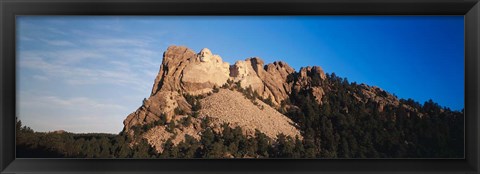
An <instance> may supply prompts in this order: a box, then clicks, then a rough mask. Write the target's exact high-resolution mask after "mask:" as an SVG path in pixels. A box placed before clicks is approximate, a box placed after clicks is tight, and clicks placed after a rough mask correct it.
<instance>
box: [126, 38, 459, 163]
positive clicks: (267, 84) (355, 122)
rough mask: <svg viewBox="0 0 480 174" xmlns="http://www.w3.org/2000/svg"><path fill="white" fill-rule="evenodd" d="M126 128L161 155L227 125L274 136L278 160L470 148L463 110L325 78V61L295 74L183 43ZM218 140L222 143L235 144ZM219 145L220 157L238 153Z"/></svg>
mask: <svg viewBox="0 0 480 174" xmlns="http://www.w3.org/2000/svg"><path fill="white" fill-rule="evenodd" d="M219 88H220V89H219ZM242 94H243V96H242ZM124 125H125V128H124V131H123V132H125V133H127V134H128V135H130V136H132V137H133V138H132V140H133V144H135V142H136V141H138V140H139V139H141V138H146V139H147V141H148V143H149V144H150V145H152V146H154V147H155V148H156V149H157V151H159V152H161V151H162V150H163V147H164V146H166V145H169V147H171V146H177V145H178V146H180V144H181V143H182V142H187V141H188V142H190V143H192V142H195V141H200V142H201V141H203V138H204V136H205V135H204V133H205V132H208V131H210V130H212V131H213V133H215V134H218V136H220V137H221V136H223V135H222V134H224V133H225V132H224V131H225V130H226V129H230V128H231V129H235V130H237V128H240V129H241V130H242V131H243V132H242V134H243V136H247V137H256V136H265V138H268V139H271V140H273V141H274V144H270V145H271V146H273V147H274V148H283V149H277V151H282V152H283V151H285V152H284V153H282V154H278V153H277V152H276V151H275V150H274V151H275V154H274V156H289V155H288V154H290V155H293V154H295V153H298V154H296V156H298V155H300V156H303V157H328V158H337V157H345V158H348V157H415V156H420V157H435V156H461V155H462V152H463V111H451V110H450V109H448V108H442V107H440V106H439V105H438V104H436V103H434V102H433V101H428V102H426V103H425V104H423V105H421V104H419V103H417V102H415V101H413V100H411V99H408V100H404V99H399V98H397V97H396V96H395V95H393V94H390V93H388V92H387V91H384V90H382V89H381V88H378V87H375V86H369V85H366V84H357V83H355V82H353V83H350V82H349V81H348V80H347V79H346V78H341V77H338V76H336V75H335V74H334V73H332V74H325V73H324V71H323V70H322V68H321V67H319V66H313V67H303V68H301V69H300V70H299V71H298V72H297V71H295V70H294V69H293V68H291V67H290V66H289V65H288V64H287V63H285V62H281V61H279V62H273V63H270V64H267V65H264V62H263V60H261V59H260V58H258V57H253V58H247V59H245V60H240V61H237V62H235V64H233V65H230V64H228V63H227V62H223V60H222V58H221V57H220V56H218V55H214V54H212V52H211V51H210V50H209V49H206V48H205V49H202V50H201V51H200V52H199V53H195V52H194V51H193V50H190V49H188V48H186V47H181V46H170V47H169V48H168V49H167V50H166V51H165V53H164V56H163V61H162V64H161V65H160V70H159V73H158V75H157V77H156V79H155V81H154V85H153V88H152V92H151V96H150V97H149V98H148V99H145V100H144V102H143V104H142V106H140V107H139V108H138V109H137V110H136V111H135V112H133V113H132V114H130V115H128V116H127V118H126V119H125V121H124ZM225 126H227V127H225ZM228 127H230V128H228ZM416 131H418V132H416ZM437 132H438V133H437ZM227 133H228V131H227ZM417 133H418V135H417ZM443 134H445V135H443ZM284 135H286V136H287V137H290V140H289V141H286V140H285V137H284ZM238 136H240V135H237V138H238ZM295 137H298V139H296V140H293V139H292V138H295ZM210 138H211V137H210ZM210 138H209V139H210ZM287 139H288V138H287ZM210 140H211V139H210ZM215 141H218V142H216V143H218V144H217V146H215V147H217V148H220V147H221V146H223V145H226V144H224V143H227V142H229V143H231V142H230V141H226V142H224V141H223V140H221V139H220V138H217V139H215ZM255 141H257V140H255ZM259 141H261V140H259ZM291 141H295V147H298V148H299V149H297V150H296V151H295V150H293V149H289V148H287V147H292V148H293V146H292V145H288V143H289V142H290V143H292V142H291ZM268 142H270V141H268ZM237 143H238V142H237ZM252 143H253V142H252ZM270 143H272V142H270ZM275 143H276V144H275ZM170 144H171V145H170ZM222 144H223V145H222ZM237 145H238V144H237ZM237 145H235V146H237ZM284 145H285V146H284ZM182 146H185V145H184V144H183V145H182ZM204 146H205V144H203V145H200V146H199V147H200V148H202V147H203V148H205V147H204ZM244 146H245V145H244ZM429 147H433V149H434V150H432V149H429ZM452 147H453V148H452ZM285 148H286V149H285ZM233 149H235V148H233ZM301 149H303V150H301ZM219 151H223V152H222V153H220V154H216V155H214V156H225V155H226V156H229V155H228V154H230V155H231V154H232V153H233V152H231V151H230V152H225V151H224V150H219ZM297 151H298V152H297ZM438 151H440V152H438ZM293 152H295V153H293ZM169 153H170V152H169ZM172 153H173V152H172ZM174 153H177V152H174ZM191 155H192V154H190V156H191ZM197 155H199V154H197ZM242 155H245V154H242ZM242 155H240V156H242ZM251 155H253V156H264V155H259V154H256V155H255V154H250V156H251ZM200 156H202V155H200ZM207 156H208V155H207ZM233 156H235V155H233Z"/></svg>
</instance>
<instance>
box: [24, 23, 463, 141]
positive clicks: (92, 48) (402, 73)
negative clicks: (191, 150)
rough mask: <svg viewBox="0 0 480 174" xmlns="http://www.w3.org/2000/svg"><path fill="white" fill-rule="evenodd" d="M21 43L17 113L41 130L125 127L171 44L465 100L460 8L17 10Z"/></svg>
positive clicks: (454, 103)
mask: <svg viewBox="0 0 480 174" xmlns="http://www.w3.org/2000/svg"><path fill="white" fill-rule="evenodd" d="M17 41H18V42H17V89H18V90H17V102H18V104H17V107H18V108H17V116H18V117H19V118H20V119H21V120H22V122H24V123H25V124H26V125H28V126H30V127H32V128H33V129H34V130H37V131H52V130H59V129H63V130H67V131H71V132H77V133H80V132H107V133H118V132H120V131H121V130H122V128H123V123H122V122H123V120H124V119H125V118H126V116H127V115H128V114H130V113H131V112H133V111H135V110H136V109H137V108H138V107H139V106H140V105H141V102H142V99H143V98H147V97H148V96H149V94H150V91H151V87H152V85H153V81H154V79H155V76H156V74H157V73H158V70H159V65H160V64H161V60H162V54H163V52H164V51H165V49H166V48H167V47H168V46H169V45H183V46H187V47H189V48H191V49H193V50H195V51H197V52H198V51H200V50H201V49H202V48H205V47H206V48H209V49H210V50H212V52H213V53H214V54H218V55H220V56H221V57H222V58H223V59H224V61H226V62H229V63H231V64H232V63H234V62H235V61H236V60H243V59H245V58H248V57H254V56H257V57H260V58H262V59H263V60H264V61H265V62H266V63H270V62H273V61H276V60H282V61H285V62H287V63H288V64H289V65H290V66H292V67H293V68H294V69H295V70H299V69H300V67H304V66H313V65H317V66H321V67H322V68H323V69H324V71H325V72H327V73H332V72H335V74H337V75H338V76H341V77H347V78H348V79H349V81H350V82H353V81H356V82H357V83H366V84H369V85H372V86H378V87H380V88H382V89H385V90H387V91H389V92H391V93H394V94H396V95H397V96H398V97H400V98H412V99H414V100H416V101H419V102H420V103H423V102H425V101H426V100H428V99H433V100H434V101H435V102H437V103H439V104H440V105H442V106H446V107H450V108H452V109H455V110H460V109H462V108H463V107H464V21H463V16H296V17H295V16H278V17H273V16H270V17H269V16H263V17H258V16H250V17H232V16H225V17H213V16H211V17H207V16H203V17H202V16H198V17H185V16H184V17H180V16H176V17H175V16H169V17H166V16H163V17H161V16H157V17H145V16H138V17H133V16H130V17H120V16H104V17H98V16H90V17H73V16H71V17H62V16H43V17H33V16H21V17H17Z"/></svg>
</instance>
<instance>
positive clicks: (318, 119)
mask: <svg viewBox="0 0 480 174" xmlns="http://www.w3.org/2000/svg"><path fill="white" fill-rule="evenodd" d="M326 76H327V78H326V79H321V78H319V77H316V76H313V78H312V84H313V85H317V86H320V87H322V88H323V89H325V90H326V91H325V95H324V96H323V97H322V104H321V105H319V104H318V103H317V102H316V101H315V97H314V96H313V95H312V89H311V88H305V89H301V90H299V91H297V90H292V91H293V92H292V93H291V95H290V98H289V99H288V100H285V101H283V102H282V103H280V109H279V111H280V112H282V113H284V114H286V115H287V116H288V117H289V118H291V119H292V120H293V121H294V122H295V126H297V127H298V128H299V129H300V131H301V133H302V136H303V139H300V138H298V137H288V136H285V135H283V134H280V135H278V137H277V139H275V140H274V139H270V138H269V137H267V136H266V135H265V134H263V133H261V132H260V131H258V130H256V131H255V135H254V136H247V135H245V134H244V132H243V131H242V129H241V128H240V127H234V128H232V127H231V125H228V124H224V125H222V126H221V131H220V132H215V131H213V130H212V128H210V122H211V121H210V117H208V116H206V117H204V119H202V122H201V128H202V129H203V131H202V132H201V133H200V135H201V136H200V139H198V140H197V139H195V138H194V137H191V136H188V135H187V136H185V140H184V141H183V142H180V143H178V144H176V145H174V144H173V143H172V139H169V140H167V141H166V142H165V144H164V145H165V146H164V151H163V152H162V153H160V154H159V153H157V152H156V150H155V149H153V147H151V146H150V145H149V144H148V143H147V142H146V140H145V139H142V138H138V137H141V134H143V133H145V132H147V131H148V130H150V129H151V128H153V127H155V126H157V125H164V126H165V125H166V127H167V130H168V131H169V132H172V133H173V132H174V129H175V127H176V126H182V125H183V126H190V125H191V123H192V119H193V118H198V116H199V115H198V113H199V112H198V111H199V110H200V109H201V105H200V102H199V100H200V99H201V98H203V97H205V96H191V95H188V94H184V97H185V99H186V101H187V102H188V103H189V104H190V106H191V111H192V112H191V113H188V115H187V112H186V111H183V110H181V109H180V108H176V109H175V113H176V114H177V115H187V116H186V117H185V118H184V119H182V120H181V121H180V122H178V125H175V122H174V121H171V122H170V123H167V122H166V117H165V115H161V116H160V118H159V119H158V120H157V121H155V122H152V123H149V124H144V125H143V126H133V127H132V130H133V133H134V135H133V136H130V135H127V134H126V133H125V132H123V131H122V132H121V133H120V134H118V135H111V134H72V133H68V132H67V133H40V132H34V131H33V130H32V129H30V128H29V127H26V126H23V125H22V123H21V122H20V121H19V120H18V121H17V123H16V132H17V137H16V138H17V157H86V158H245V157H253V158H416V157H419V158H452V157H455V158H462V157H463V156H464V154H463V152H464V111H463V110H462V111H452V110H450V109H449V108H445V107H441V106H440V105H438V104H437V103H435V102H434V101H432V100H429V101H427V102H425V103H424V104H420V103H418V102H416V101H414V100H412V99H407V100H404V99H400V100H399V105H398V106H393V105H385V106H383V109H380V106H379V104H378V103H376V102H373V101H366V102H362V101H359V100H357V99H356V98H355V96H354V94H355V95H356V96H359V97H360V98H365V96H363V93H362V92H361V91H362V89H364V87H363V86H362V85H358V84H356V83H355V82H353V83H350V82H348V80H347V79H346V78H340V77H338V76H336V75H335V74H334V73H332V74H326ZM297 77H298V75H296V74H291V75H289V76H288V81H289V82H295V81H297V80H298V79H297ZM222 88H228V89H231V90H237V91H239V92H241V93H242V94H243V95H244V96H245V97H246V98H248V99H250V100H251V101H252V102H254V101H256V99H261V98H260V96H259V94H258V93H257V92H256V91H253V89H252V88H251V87H247V88H245V89H244V88H241V87H240V83H239V82H236V83H234V82H233V81H231V80H229V81H227V83H226V84H225V85H223V86H222ZM217 90H219V89H218V88H217V87H216V88H215V89H214V91H213V92H214V93H215V92H216V91H217ZM377 95H378V96H383V97H386V96H388V95H389V94H388V93H386V92H385V91H378V93H377ZM261 100H263V101H264V102H265V103H267V104H269V105H273V99H272V98H271V97H269V98H267V99H261ZM288 105H295V106H297V107H286V106H288ZM404 106H405V107H404ZM286 108H297V109H290V110H287V109H286ZM180 124H181V125H180Z"/></svg>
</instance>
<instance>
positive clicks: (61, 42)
mask: <svg viewBox="0 0 480 174" xmlns="http://www.w3.org/2000/svg"><path fill="white" fill-rule="evenodd" d="M42 41H43V42H45V43H47V44H49V45H52V46H74V45H75V44H73V43H72V42H70V41H66V40H47V39H42Z"/></svg>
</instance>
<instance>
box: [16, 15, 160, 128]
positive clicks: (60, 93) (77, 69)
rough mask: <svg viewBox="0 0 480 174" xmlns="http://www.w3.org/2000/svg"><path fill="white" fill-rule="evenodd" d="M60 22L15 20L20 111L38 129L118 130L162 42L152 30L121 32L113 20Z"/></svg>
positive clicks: (142, 90)
mask: <svg viewBox="0 0 480 174" xmlns="http://www.w3.org/2000/svg"><path fill="white" fill-rule="evenodd" d="M74 21H75V20H74ZM61 22H62V20H60V23H58V25H52V24H51V23H49V22H45V24H39V23H28V22H20V23H21V24H22V27H20V32H19V33H20V34H21V35H19V36H20V40H21V41H22V42H21V45H20V47H18V55H17V56H18V57H17V65H18V66H19V68H18V70H19V71H20V72H19V73H18V74H19V76H21V77H20V78H19V79H21V81H19V83H18V84H19V87H20V88H21V89H22V90H20V91H19V93H21V95H19V98H18V99H19V100H18V101H19V102H20V104H19V106H20V109H19V117H21V119H22V121H23V118H25V119H26V120H25V121H26V122H27V123H28V125H31V126H32V128H34V129H35V130H39V131H51V130H56V129H65V130H67V131H74V132H111V133H118V131H120V130H121V127H122V121H123V119H125V117H126V116H127V115H128V114H129V113H130V112H132V111H134V110H135V109H136V108H138V107H139V105H140V104H141V99H143V98H144V97H148V95H149V91H150V88H151V87H152V84H153V80H154V79H155V76H156V75H157V73H158V70H159V65H160V63H161V59H162V54H163V52H162V51H159V48H158V47H163V46H162V45H155V44H158V43H157V42H158V38H152V34H148V33H145V34H135V35H132V34H127V33H125V31H124V30H122V26H121V25H119V23H116V22H108V23H107V24H99V25H90V24H91V22H86V20H84V21H83V22H85V23H88V24H89V25H78V23H75V24H76V25H75V26H71V25H70V24H74V23H71V22H66V23H61ZM47 23H48V25H47ZM93 23H95V22H93ZM96 24H98V23H96ZM92 31H94V32H92ZM155 36H157V35H155ZM22 80H23V81H22ZM32 80H33V82H32ZM33 83H37V84H36V85H32V84H33ZM39 86H41V87H39ZM108 89H111V90H108ZM26 91H29V92H26ZM99 91H102V92H106V93H108V94H103V93H102V92H99ZM96 94H98V95H96ZM111 94H112V95H111ZM137 100H138V101H137ZM53 122H55V123H56V124H53V125H51V124H52V123H53ZM49 125H50V126H49Z"/></svg>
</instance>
